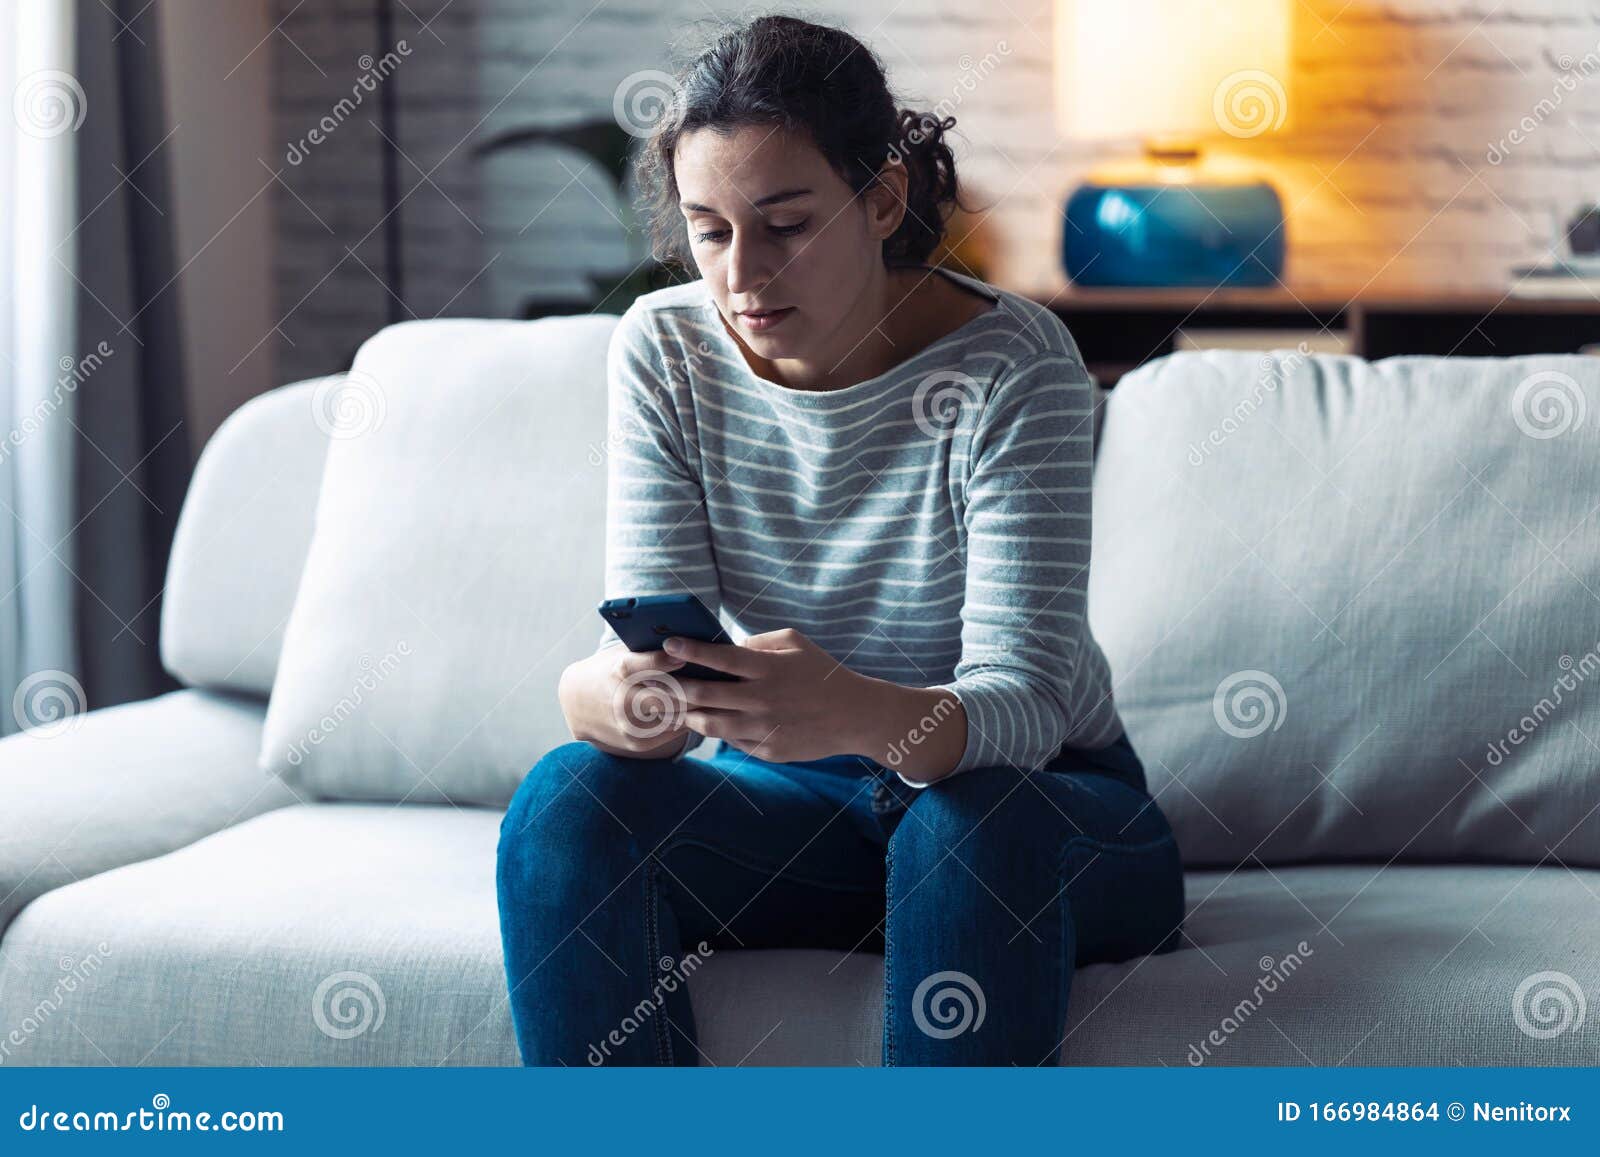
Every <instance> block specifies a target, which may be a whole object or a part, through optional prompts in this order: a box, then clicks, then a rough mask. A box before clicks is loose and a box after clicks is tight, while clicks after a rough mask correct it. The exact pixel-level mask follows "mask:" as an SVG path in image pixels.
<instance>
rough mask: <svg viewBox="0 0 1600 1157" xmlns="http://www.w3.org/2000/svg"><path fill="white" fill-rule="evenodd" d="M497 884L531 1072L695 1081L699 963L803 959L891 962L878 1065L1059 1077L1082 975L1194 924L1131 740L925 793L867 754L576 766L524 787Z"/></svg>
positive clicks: (586, 751)
mask: <svg viewBox="0 0 1600 1157" xmlns="http://www.w3.org/2000/svg"><path fill="white" fill-rule="evenodd" d="M496 876H497V885H498V895H499V904H500V930H501V939H502V943H503V946H504V949H505V966H506V979H507V985H508V988H509V990H510V993H511V1013H512V1020H513V1022H514V1024H515V1028H516V1035H517V1046H518V1048H519V1050H520V1051H521V1054H522V1059H523V1062H524V1063H525V1064H530V1065H556V1064H568V1065H583V1064H630V1065H657V1064H659V1065H671V1064H678V1065H694V1064H698V1063H699V1060H700V1055H699V1052H698V1050H697V1046H696V1043H695V1027H694V1016H693V1013H692V1011H691V1009H690V1004H689V997H688V992H687V987H686V985H687V982H688V980H689V978H690V976H691V975H692V972H693V971H694V970H695V969H697V968H698V967H699V965H700V962H702V961H703V960H704V958H705V957H706V956H707V955H710V954H712V953H714V952H717V951H721V950H724V949H729V950H737V949H752V948H801V947H805V948H831V949H837V950H841V951H863V952H868V951H870V952H881V953H883V955H884V1014H883V1016H884V1023H883V1058H882V1059H883V1063H884V1064H885V1065H935V1064H936V1065H1009V1064H1019V1065H1038V1064H1055V1063H1056V1060H1057V1056H1058V1054H1059V1052H1060V1048H1061V1044H1062V1039H1063V1036H1064V1034H1065V1031H1066V1030H1065V1027H1064V1026H1065V1023H1066V1014H1067V998H1068V994H1069V992H1070V990H1071V987H1072V972H1073V969H1074V967H1076V966H1078V965H1084V964H1089V963H1092V962H1097V961H1118V960H1127V959H1130V958H1132V957H1136V956H1141V955H1144V954H1147V953H1155V952H1165V951H1170V950H1171V949H1173V948H1175V947H1177V944H1178V938H1179V934H1180V931H1179V930H1180V926H1181V923H1182V919H1183V914H1184V887H1183V869H1182V864H1181V862H1180V858H1179V852H1178V846H1177V842H1176V840H1175V838H1174V836H1173V833H1172V829H1171V827H1170V826H1168V824H1167V820H1166V817H1165V816H1164V815H1162V813H1161V810H1160V809H1159V808H1158V807H1157V806H1156V804H1155V802H1154V801H1153V800H1152V799H1151V798H1150V796H1149V794H1148V792H1147V790H1146V785H1145V778H1144V769H1143V767H1142V765H1141V764H1140V762H1139V758H1138V756H1137V755H1136V754H1135V753H1134V750H1133V746H1132V745H1131V744H1130V743H1129V742H1128V739H1127V737H1126V736H1123V737H1122V738H1121V739H1119V740H1118V741H1117V742H1116V743H1115V744H1113V745H1112V746H1110V747H1108V748H1105V749H1103V750H1100V751H1077V750H1073V749H1067V750H1064V751H1063V752H1062V753H1061V754H1060V755H1059V756H1058V757H1057V758H1056V759H1055V760H1053V761H1052V762H1051V763H1050V764H1048V765H1047V766H1046V767H1044V768H1041V769H1039V770H1037V771H1032V772H1028V773H1024V772H1021V771H1018V770H1016V769H1014V768H1006V767H993V768H973V769H972V770H970V771H966V772H962V773H961V774H959V775H956V776H953V777H951V778H949V779H947V780H945V781H943V782H940V783H935V784H933V785H932V786H930V787H927V788H923V789H916V788H911V787H908V786H906V785H905V784H903V783H901V782H900V780H899V779H898V778H897V777H896V776H895V775H894V773H893V772H892V771H889V770H887V769H885V768H884V767H883V766H881V765H879V764H876V763H874V762H872V761H871V760H868V759H865V758H863V757H861V756H855V755H842V756H832V757H830V758H827V759H819V760H811V761H807V762H803V763H767V762H764V761H762V760H758V759H754V758H752V757H750V756H747V755H745V754H744V753H742V752H740V751H738V750H737V749H735V748H733V747H730V746H728V745H727V744H726V743H722V742H721V741H717V745H716V749H715V751H714V753H713V754H712V755H711V757H710V758H707V759H699V758H692V757H691V758H686V759H682V760H679V761H677V762H673V761H671V760H661V759H658V760H639V759H627V758H621V757H617V756H612V755H607V754H605V753H604V752H602V751H600V750H599V749H598V748H596V747H594V746H592V745H591V744H588V743H567V744H563V745H562V746H560V747H557V748H556V749H554V750H553V751H551V752H549V753H548V754H547V755H545V756H544V758H542V759H541V760H540V761H539V762H538V764H537V765H536V766H535V767H534V768H533V770H532V771H530V772H529V773H528V775H527V777H526V778H525V779H524V780H523V782H522V785H521V787H520V788H518V790H517V793H516V796H515V798H514V799H513V800H512V802H511V806H510V808H509V809H508V810H507V812H506V815H505V818H504V820H503V821H502V822H501V825H500V846H499V856H498V866H497V873H496ZM1101 1027H1102V1029H1103V1031H1108V1032H1115V1031H1117V1027H1116V1026H1115V1025H1112V1024H1107V1025H1104V1026H1101Z"/></svg>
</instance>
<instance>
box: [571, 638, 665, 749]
mask: <svg viewBox="0 0 1600 1157" xmlns="http://www.w3.org/2000/svg"><path fill="white" fill-rule="evenodd" d="M681 666H683V660H682V659H675V658H673V657H672V656H671V655H669V654H667V653H666V652H665V651H643V652H635V651H630V650H628V649H627V648H626V647H623V646H620V645H619V646H611V647H607V648H605V649H604V650H601V651H597V652H595V653H594V654H593V655H590V656H588V657H587V658H584V659H579V660H578V661H577V662H576V663H573V664H571V665H570V666H568V667H567V668H566V670H564V671H562V673H561V683H560V688H559V691H558V696H559V698H560V701H561V713H562V714H563V715H564V716H565V717H566V720H567V729H568V730H569V731H571V732H572V737H573V738H574V739H578V740H583V741H585V742H588V743H592V744H594V745H595V746H596V747H598V748H599V749H600V750H601V751H604V752H607V753H609V754H611V755H622V756H629V757H632V758H635V759H667V758H671V757H672V756H674V755H677V754H678V753H679V752H680V751H682V750H683V748H684V747H685V740H686V739H688V738H690V736H689V729H688V726H687V724H685V722H684V710H685V704H684V699H683V693H682V691H680V690H679V689H678V687H677V684H676V681H675V680H674V679H673V678H672V674H671V672H672V671H674V670H676V669H677V668H679V667H681Z"/></svg>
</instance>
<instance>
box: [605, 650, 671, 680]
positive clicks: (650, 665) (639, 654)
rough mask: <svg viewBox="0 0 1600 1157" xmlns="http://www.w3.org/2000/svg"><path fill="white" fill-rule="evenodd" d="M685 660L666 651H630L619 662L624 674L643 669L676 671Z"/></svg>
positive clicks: (637, 672)
mask: <svg viewBox="0 0 1600 1157" xmlns="http://www.w3.org/2000/svg"><path fill="white" fill-rule="evenodd" d="M681 666H683V660H682V659H680V658H678V657H677V656H675V655H669V654H667V653H666V652H665V651H629V652H628V653H627V654H626V655H624V656H623V657H622V659H621V660H620V661H619V663H618V670H619V671H621V673H622V674H624V675H637V674H639V673H640V672H642V671H675V670H677V669H678V668H679V667H681Z"/></svg>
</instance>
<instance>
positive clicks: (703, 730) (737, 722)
mask: <svg viewBox="0 0 1600 1157" xmlns="http://www.w3.org/2000/svg"><path fill="white" fill-rule="evenodd" d="M683 722H684V723H685V724H687V725H688V726H689V727H691V728H693V729H694V730H695V731H698V732H699V733H700V734H701V735H705V736H709V737H710V738H712V739H726V740H728V741H729V742H730V743H731V742H733V741H734V740H740V741H743V740H744V738H745V737H746V736H747V735H748V734H749V732H750V726H749V724H748V723H746V722H745V719H744V717H743V716H742V715H741V714H740V713H739V712H737V711H707V710H705V709H703V708H690V709H689V710H688V711H685V712H684V713H683Z"/></svg>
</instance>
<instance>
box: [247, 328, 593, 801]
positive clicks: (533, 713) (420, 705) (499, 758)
mask: <svg viewBox="0 0 1600 1157" xmlns="http://www.w3.org/2000/svg"><path fill="white" fill-rule="evenodd" d="M616 320H617V319H616V318H615V317H612V316H609V315H599V316H593V317H560V318H547V319H544V320H540V321H532V322H509V321H466V320H447V321H430V322H426V323H419V322H408V323H405V324H402V325H398V326H391V327H390V328H388V329H385V330H383V331H381V332H380V333H378V334H377V335H376V336H374V337H373V338H371V339H370V340H368V341H367V342H366V343H365V344H364V345H363V346H362V347H361V349H360V351H359V352H358V353H357V354H356V359H355V364H354V366H353V367H352V369H351V372H350V374H349V376H348V378H347V379H346V381H345V383H344V386H343V390H342V392H341V394H340V395H339V396H338V397H337V398H335V399H334V400H333V402H332V408H331V412H332V413H333V414H335V415H336V416H337V425H336V432H335V435H334V437H333V438H332V440H331V442H330V445H329V448H328V455H327V463H326V467H325V470H324V473H323V481H322V490H321V493H320V495H319V497H318V501H317V512H316V526H315V530H314V531H313V534H312V540H311V547H310V552H309V555H308V557H307V560H306V565H305V571H304V576H303V578H302V580H301V584H300V588H299V591H298V593H297V594H296V596H295V602H294V610H293V612H292V613H291V614H290V616H289V624H288V627H287V628H286V631H285V637H284V644H283V654H282V657H281V659H280V661H279V664H278V677H277V680H276V682H275V683H274V684H273V688H272V699H271V702H270V704H269V706H268V709H267V721H266V729H265V734H264V737H263V742H262V750H261V760H262V767H263V769H264V770H270V771H273V772H276V773H279V774H282V775H284V776H286V777H287V778H288V779H289V780H290V782H292V783H294V784H296V785H297V786H299V787H301V788H303V789H305V790H307V791H309V792H310V793H312V794H314V795H316V796H319V797H321V798H328V799H354V800H395V801H401V800H403V801H406V802H410V803H435V802H441V801H446V800H448V801H454V802H457V803H478V804H502V805H503V804H505V803H506V802H507V801H509V799H510V798H511V793H512V792H513V791H514V790H515V788H516V785H517V784H518V783H519V782H520V781H521V779H522V777H523V776H524V775H525V774H526V773H527V770H528V768H530V767H531V766H533V764H534V762H535V761H537V760H538V758H539V757H540V756H541V755H542V754H544V752H546V751H548V750H549V749H550V748H552V747H555V746H557V745H559V744H560V743H563V742H566V741H567V740H569V739H570V738H571V736H570V735H569V734H568V732H567V728H566V725H565V722H564V720H563V719H562V716H561V712H560V709H559V705H558V703H557V701H556V685H557V681H558V679H559V677H560V674H561V671H562V669H563V668H564V667H565V666H566V665H567V664H568V663H570V662H572V661H573V660H575V659H578V658H581V657H582V656H584V655H587V654H590V653H592V652H593V650H594V647H595V641H596V640H597V639H598V638H599V635H600V628H601V622H600V619H599V617H598V616H597V615H596V614H595V605H596V603H597V602H598V601H599V594H598V592H599V590H600V588H601V578H602V575H601V571H602V566H603V562H604V549H605V546H604V542H603V541H602V535H601V529H602V527H603V525H604V512H605V467H604V453H603V445H604V441H605V426H606V387H605V382H606V377H605V366H606V353H607V347H608V344H609V339H610V335H611V331H612V330H613V328H614V327H615V325H616Z"/></svg>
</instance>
